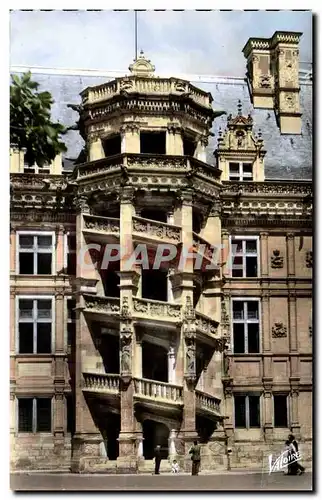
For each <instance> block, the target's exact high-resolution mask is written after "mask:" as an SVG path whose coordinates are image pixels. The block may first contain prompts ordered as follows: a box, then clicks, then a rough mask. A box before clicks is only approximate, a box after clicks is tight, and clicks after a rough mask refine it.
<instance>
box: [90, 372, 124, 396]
mask: <svg viewBox="0 0 322 500" xmlns="http://www.w3.org/2000/svg"><path fill="white" fill-rule="evenodd" d="M83 379H84V385H83V389H84V390H88V391H94V392H107V393H115V394H118V392H119V389H120V376H119V374H114V373H104V374H99V373H83Z"/></svg>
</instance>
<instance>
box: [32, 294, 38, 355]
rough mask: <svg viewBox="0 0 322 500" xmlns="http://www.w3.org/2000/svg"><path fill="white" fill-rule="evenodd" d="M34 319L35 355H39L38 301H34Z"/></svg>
mask: <svg viewBox="0 0 322 500" xmlns="http://www.w3.org/2000/svg"><path fill="white" fill-rule="evenodd" d="M33 310H34V318H33V324H34V329H33V334H34V354H37V335H38V332H37V319H38V302H37V300H34V307H33Z"/></svg>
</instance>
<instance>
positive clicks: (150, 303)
mask: <svg viewBox="0 0 322 500" xmlns="http://www.w3.org/2000/svg"><path fill="white" fill-rule="evenodd" d="M133 310H134V316H136V317H140V316H144V317H146V318H153V319H161V320H167V321H176V322H177V321H180V320H181V306H180V304H169V303H168V302H162V301H158V300H150V299H138V298H134V299H133Z"/></svg>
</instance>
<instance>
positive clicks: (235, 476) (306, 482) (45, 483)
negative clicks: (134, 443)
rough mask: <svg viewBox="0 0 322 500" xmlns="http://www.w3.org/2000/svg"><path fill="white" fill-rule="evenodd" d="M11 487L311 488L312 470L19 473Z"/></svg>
mask: <svg viewBox="0 0 322 500" xmlns="http://www.w3.org/2000/svg"><path fill="white" fill-rule="evenodd" d="M10 487H11V489H12V490H15V491H18V490H20V491H34V490H38V491H62V490H67V491H79V490H81V491H86V490H87V491H117V490H123V491H124V490H127V491H135V490H139V491H140V490H141V491H142V490H145V491H153V490H154V491H155V490H159V491H166V490H168V491H175V490H185V491H196V490H198V491H200V490H204V491H207V490H208V491H215V490H224V491H229V490H242V491H250V490H253V491H254V490H257V491H260V490H275V491H276V490H293V491H294V490H306V491H311V490H312V473H311V472H306V473H305V474H303V475H302V476H284V475H283V474H282V473H280V472H275V473H272V474H271V475H269V474H267V473H264V474H258V473H255V474H250V473H248V474H247V473H245V474H244V473H241V472H238V473H234V472H230V473H224V474H216V475H200V476H198V477H192V476H188V475H186V474H178V475H169V474H161V475H160V476H153V475H151V474H150V475H143V474H140V475H106V474H96V475H93V474H43V473H16V474H11V476H10Z"/></svg>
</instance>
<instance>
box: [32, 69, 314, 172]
mask: <svg viewBox="0 0 322 500" xmlns="http://www.w3.org/2000/svg"><path fill="white" fill-rule="evenodd" d="M173 76H179V75H173ZM33 79H34V80H35V81H37V82H38V83H39V84H40V90H47V91H49V92H51V94H52V96H53V98H54V101H55V104H54V105H53V107H52V115H53V119H54V120H57V121H60V122H61V123H63V124H64V125H65V126H70V125H73V124H74V123H75V121H76V120H77V119H78V113H76V112H75V111H73V110H71V109H70V108H67V104H69V103H74V104H78V103H80V102H81V99H80V96H79V94H80V92H81V91H82V90H84V89H85V88H86V87H90V86H95V85H99V84H102V83H104V82H106V81H108V80H111V78H107V77H106V76H96V75H95V76H84V75H81V74H80V75H72V74H49V73H47V74H46V73H45V72H44V73H38V72H37V74H33ZM191 83H192V84H193V85H195V86H196V87H199V88H201V89H203V90H205V91H207V92H210V93H211V94H212V96H213V99H214V101H213V103H212V105H213V109H215V110H224V111H226V112H227V115H229V114H230V113H231V114H232V115H233V116H235V115H236V114H237V104H238V100H239V99H240V100H241V102H242V113H243V115H246V116H247V115H248V113H250V114H251V116H252V117H253V119H254V131H255V132H258V129H259V128H260V129H261V131H262V138H263V140H264V148H265V150H266V151H267V154H266V157H265V177H266V179H289V180H291V179H293V180H294V179H298V180H302V179H311V178H312V83H311V82H310V81H308V80H304V81H302V82H301V80H300V86H301V91H300V103H301V113H302V134H301V135H281V134H280V131H279V128H278V126H277V123H276V119H275V115H274V111H273V110H264V109H254V108H253V107H252V104H251V102H250V97H249V92H248V88H247V84H246V82H245V81H244V79H243V78H232V77H227V78H224V77H218V78H217V79H216V78H213V81H212V82H211V83H202V82H197V81H193V80H191ZM226 121H227V117H226V116H225V115H223V116H221V117H219V118H216V119H215V120H214V123H213V128H212V132H213V133H214V134H215V136H214V137H210V141H209V146H208V148H207V161H208V163H210V164H214V163H215V158H214V156H213V151H214V150H215V149H216V145H217V138H218V130H219V127H221V128H222V130H224V129H225V127H226ZM65 142H66V144H67V147H68V151H67V153H66V159H65V161H64V168H65V169H66V170H69V169H71V168H72V161H71V160H73V159H76V158H77V156H78V154H79V153H80V151H81V149H82V147H83V144H84V141H83V139H82V138H81V137H80V135H79V133H78V132H77V131H70V132H69V133H68V134H67V136H65Z"/></svg>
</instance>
